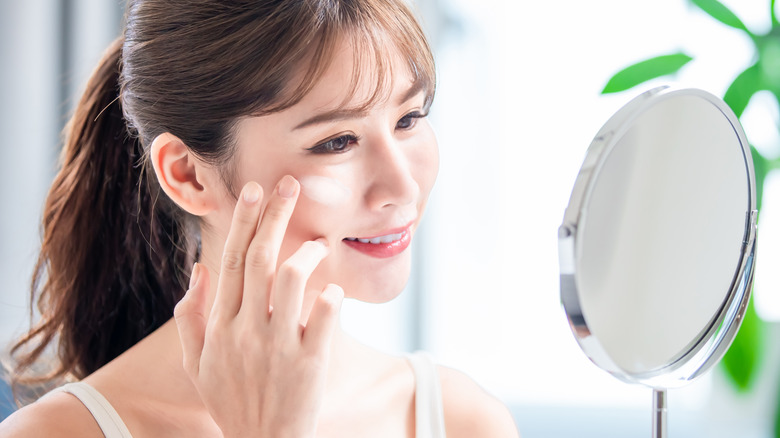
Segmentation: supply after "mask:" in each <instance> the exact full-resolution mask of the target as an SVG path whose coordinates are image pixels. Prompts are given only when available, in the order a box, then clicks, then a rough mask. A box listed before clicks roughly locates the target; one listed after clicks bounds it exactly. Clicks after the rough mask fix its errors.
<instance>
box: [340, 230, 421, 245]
mask: <svg viewBox="0 0 780 438" xmlns="http://www.w3.org/2000/svg"><path fill="white" fill-rule="evenodd" d="M405 232H406V231H402V232H400V233H396V234H386V235H384V236H378V237H372V238H370V239H362V238H358V237H347V238H346V239H345V240H350V241H352V242H361V243H373V244H374V245H376V244H379V243H391V242H395V241H396V240H401V237H403V236H404V233H405Z"/></svg>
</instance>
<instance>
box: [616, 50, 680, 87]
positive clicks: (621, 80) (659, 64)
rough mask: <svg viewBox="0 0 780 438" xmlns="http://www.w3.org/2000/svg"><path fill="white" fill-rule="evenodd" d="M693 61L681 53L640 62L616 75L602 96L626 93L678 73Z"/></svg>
mask: <svg viewBox="0 0 780 438" xmlns="http://www.w3.org/2000/svg"><path fill="white" fill-rule="evenodd" d="M691 59H693V58H691V57H690V56H688V55H686V54H684V53H682V52H679V53H673V54H671V55H661V56H656V57H655V58H650V59H647V60H645V61H641V62H638V63H636V64H634V65H631V66H628V67H626V68H624V69H623V70H620V71H619V72H617V73H615V75H614V76H612V78H610V80H609V81H608V82H607V85H605V86H604V89H603V90H601V94H607V93H617V92H619V91H625V90H628V89H629V88H633V87H635V86H637V85H639V84H641V83H643V82H647V81H649V80H651V79H655V78H658V77H661V76H666V75H670V74H672V73H676V72H677V71H678V70H680V69H681V68H682V66H684V65H685V64H687V63H688V62H689V61H690V60H691Z"/></svg>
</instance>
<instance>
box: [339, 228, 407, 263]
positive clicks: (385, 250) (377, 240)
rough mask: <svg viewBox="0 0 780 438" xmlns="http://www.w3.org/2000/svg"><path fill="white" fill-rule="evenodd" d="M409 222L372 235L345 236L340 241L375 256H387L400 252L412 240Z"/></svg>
mask: <svg viewBox="0 0 780 438" xmlns="http://www.w3.org/2000/svg"><path fill="white" fill-rule="evenodd" d="M410 228H411V224H409V225H407V226H405V227H403V228H401V229H396V230H389V231H388V232H385V233H384V234H382V235H379V236H374V237H347V238H345V239H344V240H343V241H342V242H344V244H345V245H347V246H348V247H350V248H352V249H355V250H357V251H359V252H361V253H363V254H366V255H368V256H371V257H376V258H388V257H393V256H395V255H398V254H400V253H402V252H403V251H404V250H405V249H406V248H408V247H409V244H410V243H411V241H412V234H411V232H410Z"/></svg>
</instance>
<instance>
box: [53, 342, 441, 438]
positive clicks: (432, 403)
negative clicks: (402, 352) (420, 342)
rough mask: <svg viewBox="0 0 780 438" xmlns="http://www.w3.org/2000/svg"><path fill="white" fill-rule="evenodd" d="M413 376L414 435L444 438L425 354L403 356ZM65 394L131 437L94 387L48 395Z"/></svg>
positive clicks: (103, 424) (112, 435)
mask: <svg viewBox="0 0 780 438" xmlns="http://www.w3.org/2000/svg"><path fill="white" fill-rule="evenodd" d="M406 359H407V360H408V361H409V363H410V364H411V366H412V370H413V371H414V376H415V393H414V394H415V395H414V397H415V436H416V438H445V433H444V409H443V407H442V399H441V385H440V383H439V375H438V372H437V370H436V364H435V363H434V362H433V360H432V359H431V357H430V356H429V355H428V354H427V353H423V352H417V353H414V354H410V355H408V356H406ZM56 392H67V393H69V394H73V395H74V396H75V397H76V398H78V399H79V400H80V401H81V403H83V404H84V406H86V408H87V409H88V410H89V412H90V413H91V414H92V416H93V417H94V418H95V421H96V422H97V424H98V426H99V427H100V430H102V431H103V435H104V436H105V437H106V438H132V435H130V431H129V430H127V426H125V423H124V422H123V421H122V418H120V417H119V414H118V413H117V412H116V410H115V409H114V407H113V406H111V403H109V402H108V400H106V398H105V397H103V395H102V394H100V393H99V392H98V391H97V390H96V389H95V388H93V387H91V386H89V385H88V384H87V383H84V382H75V383H68V384H66V385H63V386H60V387H59V388H56V389H54V390H53V391H51V392H50V393H49V394H52V393H56Z"/></svg>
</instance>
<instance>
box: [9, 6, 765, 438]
mask: <svg viewBox="0 0 780 438" xmlns="http://www.w3.org/2000/svg"><path fill="white" fill-rule="evenodd" d="M416 3H417V4H416V6H417V8H418V10H419V12H420V15H421V17H422V21H423V22H424V26H425V28H426V29H427V32H428V34H429V36H430V38H431V40H432V43H433V46H434V49H435V52H436V57H437V64H438V74H439V83H438V90H437V96H436V101H435V103H434V106H433V109H432V112H431V121H432V123H433V124H434V127H435V129H436V131H437V134H438V138H439V145H440V149H441V171H440V174H439V179H438V181H437V186H436V188H435V189H434V191H433V193H432V195H431V201H430V206H429V210H428V212H427V217H426V220H425V221H424V225H423V227H422V228H421V231H420V234H419V235H418V238H417V240H416V242H415V246H414V251H415V257H416V259H415V267H414V271H413V275H412V278H411V280H410V283H409V286H408V287H407V291H406V292H405V293H404V294H403V295H402V296H401V297H400V298H398V299H396V300H394V301H393V302H391V303H388V304H386V305H379V306H377V305H367V304H363V303H356V302H348V303H345V306H344V309H343V312H342V315H343V316H342V318H343V325H344V327H345V329H346V330H347V331H349V332H352V333H353V334H354V335H355V336H357V337H358V338H359V339H361V340H363V341H365V342H366V343H368V344H371V345H374V346H377V347H378V348H380V349H383V350H386V351H390V352H403V351H413V350H417V349H425V350H428V351H430V352H432V353H433V355H434V356H435V357H436V359H437V360H438V361H439V362H440V363H442V364H445V365H448V366H451V367H453V368H457V369H460V370H462V371H464V372H466V373H468V374H469V375H471V376H472V377H473V378H474V379H475V380H477V381H478V382H479V383H480V384H481V385H483V386H484V387H485V388H486V389H487V390H488V391H490V392H491V393H493V394H494V395H496V396H497V397H499V398H500V399H502V400H503V401H504V402H505V403H506V404H507V405H509V406H510V408H511V409H512V412H513V414H514V416H515V419H516V421H517V424H518V428H519V430H520V432H521V435H522V436H523V437H525V438H535V437H550V438H554V437H568V436H577V437H626V436H643V435H645V436H646V435H648V434H650V407H651V404H650V402H651V390H650V389H648V388H643V387H638V386H631V385H627V384H624V383H621V382H619V381H617V380H616V379H614V378H613V377H611V376H609V375H608V374H606V373H605V372H603V371H601V370H600V369H598V368H596V367H595V365H593V364H592V363H591V362H590V361H589V360H588V359H587V358H586V356H585V355H584V354H583V353H582V352H581V350H580V349H579V347H578V346H577V344H576V342H575V340H574V338H573V336H572V335H571V333H570V331H569V328H568V325H567V322H566V318H565V316H564V314H563V312H562V310H561V307H560V304H559V298H558V260H557V228H558V226H559V225H560V222H561V219H562V217H563V211H564V208H565V207H566V205H567V203H568V198H569V194H570V190H571V188H572V185H573V183H574V179H575V177H576V175H577V172H578V170H579V166H580V164H581V162H582V159H583V158H584V154H585V151H586V149H587V147H588V145H589V144H590V141H591V139H592V137H593V136H594V135H595V133H596V132H597V131H598V129H599V128H600V126H601V125H602V124H603V123H604V122H605V121H606V120H607V119H608V118H609V116H610V115H611V114H612V113H613V112H615V111H616V110H618V109H619V108H620V106H622V105H623V104H624V103H626V102H627V101H628V100H630V99H631V98H632V97H633V96H634V95H636V94H638V93H639V92H640V91H641V90H640V89H637V90H635V91H628V92H625V93H618V94H613V95H608V96H602V95H601V94H600V92H601V90H602V89H603V88H604V85H605V84H606V82H607V80H608V79H609V78H610V77H611V76H612V75H613V74H614V73H615V72H617V71H618V70H620V69H622V68H623V67H625V66H627V65H629V64H633V63H635V62H637V61H640V60H643V59H646V58H649V57H651V56H655V55H660V54H665V53H672V52H674V51H677V50H684V51H685V52H686V53H688V54H689V55H691V56H693V57H695V58H696V60H695V62H692V63H690V64H689V65H687V66H686V67H684V68H683V69H682V70H681V71H680V73H679V74H678V75H677V76H676V77H675V78H674V79H675V80H676V81H678V82H681V83H683V84H686V85H691V86H695V87H698V88H703V89H705V90H707V91H710V92H712V93H714V94H717V95H721V96H722V95H723V93H724V91H725V90H726V88H727V87H728V85H729V84H730V82H731V81H732V80H733V79H734V77H735V76H736V75H737V74H738V73H739V72H740V71H742V70H743V69H744V68H745V67H746V66H748V65H750V64H751V63H752V61H753V60H752V56H753V55H752V51H751V50H752V49H751V47H750V41H749V40H748V38H747V37H746V36H745V35H744V34H743V33H740V32H739V31H737V30H735V29H732V28H729V27H726V26H723V25H722V24H720V23H717V22H715V21H714V20H712V19H711V18H710V17H708V16H706V15H705V14H704V13H703V12H702V11H701V10H700V9H698V8H696V7H694V6H693V5H691V4H690V3H689V2H688V1H687V0H656V1H654V2H638V1H625V0H592V1H589V2H581V1H575V0H563V1H557V2H531V1H508V0H482V1H480V2H474V1H467V0H417V2H416ZM723 3H724V4H725V5H727V6H728V7H729V8H731V10H732V11H734V12H735V13H736V14H737V15H738V16H739V17H740V18H741V19H742V20H743V21H744V22H745V23H746V24H747V26H748V27H749V28H751V29H752V30H753V31H754V32H757V33H765V32H767V31H768V30H769V28H770V26H771V21H770V18H769V13H768V11H769V7H770V6H769V5H770V2H769V1H768V0H741V1H737V0H724V1H723ZM121 20H122V3H121V1H118V0H28V1H25V2H0V132H1V133H2V135H3V137H2V142H0V149H1V150H2V152H3V153H2V160H0V279H2V280H1V281H0V284H2V286H0V343H2V345H7V344H8V343H9V342H10V341H11V340H12V339H14V338H15V337H16V336H18V335H19V334H21V333H22V332H23V331H24V330H25V328H26V327H28V326H29V310H28V304H27V303H28V300H29V299H28V293H29V292H28V291H29V286H28V283H29V278H30V274H31V269H32V266H33V263H34V260H35V256H36V250H37V247H38V245H39V222H40V219H39V216H40V211H41V206H42V203H43V198H44V196H45V194H46V191H47V189H48V185H49V183H50V181H51V179H52V177H53V175H54V173H55V171H56V163H57V156H58V153H59V132H60V130H61V129H62V126H63V125H64V123H65V121H66V120H67V116H68V114H69V112H70V111H71V109H72V105H73V103H74V102H75V101H76V100H77V99H78V96H79V93H80V91H81V89H82V88H83V86H84V84H85V82H86V79H87V77H88V75H89V72H90V71H91V69H92V68H93V66H94V65H95V64H96V62H97V60H98V58H99V57H100V54H101V52H102V50H103V49H104V48H105V47H106V46H107V45H108V43H109V42H110V41H111V40H113V39H114V38H115V37H116V36H117V35H118V32H119V27H120V25H121ZM778 68H780V67H778ZM667 82H669V80H668V79H665V80H659V81H657V82H651V83H648V84H646V86H643V87H644V88H642V89H646V88H650V87H651V86H653V85H658V84H661V83H667ZM777 120H778V108H777V104H776V103H775V101H774V100H772V99H770V98H767V97H766V96H764V95H763V94H760V93H759V94H758V95H756V96H755V97H754V98H753V99H752V100H751V102H750V104H749V105H748V108H747V110H746V111H745V114H744V115H743V118H742V121H743V123H744V126H745V129H746V132H747V136H748V138H749V140H750V141H751V143H752V144H753V145H754V146H756V147H757V148H759V147H760V148H761V151H762V153H764V154H766V155H767V156H774V157H776V156H778V155H780V146H779V142H778V138H777V137H778V134H777V132H778V125H777ZM776 176H777V175H773V174H770V175H769V177H768V178H767V181H766V185H765V189H764V206H763V210H762V213H761V220H760V225H759V227H760V236H759V247H760V253H759V257H758V265H757V270H756V284H755V286H756V287H755V303H756V307H757V311H758V313H759V315H760V316H761V317H762V319H763V320H764V321H765V322H766V324H765V325H764V328H765V330H764V331H765V336H764V338H763V340H762V346H761V349H762V354H761V355H760V364H759V366H758V369H757V377H756V379H755V380H754V382H753V383H752V384H751V385H750V387H749V388H747V389H746V390H737V388H736V386H734V385H733V384H732V383H731V380H729V379H728V378H727V377H726V376H725V374H724V373H723V371H722V369H720V368H717V369H715V370H714V371H713V372H711V373H709V374H708V375H707V376H705V377H703V378H702V379H700V380H697V381H696V382H694V383H693V384H691V385H689V386H687V387H685V388H681V389H674V390H671V391H670V392H669V408H670V413H669V421H670V436H672V437H683V436H684V437H732V436H740V437H755V438H765V437H770V436H774V435H773V424H774V421H775V416H776V406H777V398H778V387H780V385H779V382H780V380H779V379H778V377H779V376H780V357H778V356H779V355H780V354H779V353H778V352H777V351H775V350H777V349H775V348H773V347H772V346H773V345H776V344H778V340H780V329H778V325H777V323H776V322H775V321H777V320H780V294H778V290H777V289H778V285H780V269H777V266H778V260H780V257H779V256H778V252H780V218H778V216H780V211H778V210H780V205H776V204H778V203H777V202H776V200H777V199H780V178H777V177H776ZM3 397H4V396H3V395H0V418H3V416H5V415H7V414H8V412H9V410H10V404H9V403H7V402H6V403H3V401H2V400H3Z"/></svg>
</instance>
